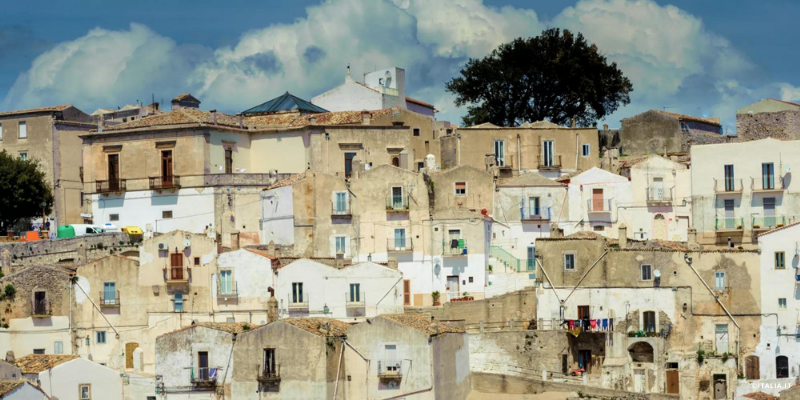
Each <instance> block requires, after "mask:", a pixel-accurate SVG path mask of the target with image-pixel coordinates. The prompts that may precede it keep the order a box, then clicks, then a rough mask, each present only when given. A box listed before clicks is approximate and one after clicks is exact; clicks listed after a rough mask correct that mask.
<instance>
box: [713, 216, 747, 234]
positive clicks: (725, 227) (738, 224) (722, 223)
mask: <svg viewBox="0 0 800 400" xmlns="http://www.w3.org/2000/svg"><path fill="white" fill-rule="evenodd" d="M714 229H715V230H717V231H741V230H743V229H744V219H743V218H737V217H734V218H717V219H716V222H715V223H714Z"/></svg>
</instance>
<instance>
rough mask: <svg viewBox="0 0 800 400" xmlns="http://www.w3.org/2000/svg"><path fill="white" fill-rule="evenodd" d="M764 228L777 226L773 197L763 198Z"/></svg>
mask: <svg viewBox="0 0 800 400" xmlns="http://www.w3.org/2000/svg"><path fill="white" fill-rule="evenodd" d="M764 226H765V227H768V228H773V227H775V226H777V221H776V218H775V198H774V197H765V198H764Z"/></svg>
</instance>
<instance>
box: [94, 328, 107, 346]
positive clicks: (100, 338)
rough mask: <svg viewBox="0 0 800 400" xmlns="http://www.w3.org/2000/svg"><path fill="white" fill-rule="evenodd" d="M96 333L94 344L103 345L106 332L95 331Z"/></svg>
mask: <svg viewBox="0 0 800 400" xmlns="http://www.w3.org/2000/svg"><path fill="white" fill-rule="evenodd" d="M96 333H97V340H95V342H97V344H103V343H105V342H106V331H97V332H96Z"/></svg>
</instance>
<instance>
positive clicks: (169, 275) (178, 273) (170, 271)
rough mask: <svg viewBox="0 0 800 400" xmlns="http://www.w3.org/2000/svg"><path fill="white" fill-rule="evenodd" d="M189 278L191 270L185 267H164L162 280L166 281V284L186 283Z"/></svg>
mask: <svg viewBox="0 0 800 400" xmlns="http://www.w3.org/2000/svg"><path fill="white" fill-rule="evenodd" d="M190 278H191V272H190V271H189V269H188V268H186V267H169V268H164V281H166V282H167V284H184V283H188V282H189V279H190Z"/></svg>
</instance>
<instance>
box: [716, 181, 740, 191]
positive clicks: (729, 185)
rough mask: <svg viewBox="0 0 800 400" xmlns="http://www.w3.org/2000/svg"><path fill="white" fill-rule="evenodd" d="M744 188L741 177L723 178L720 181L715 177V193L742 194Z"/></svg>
mask: <svg viewBox="0 0 800 400" xmlns="http://www.w3.org/2000/svg"><path fill="white" fill-rule="evenodd" d="M742 190H743V189H742V180H741V179H723V180H719V181H718V180H717V179H716V178H714V193H716V194H742Z"/></svg>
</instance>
